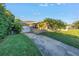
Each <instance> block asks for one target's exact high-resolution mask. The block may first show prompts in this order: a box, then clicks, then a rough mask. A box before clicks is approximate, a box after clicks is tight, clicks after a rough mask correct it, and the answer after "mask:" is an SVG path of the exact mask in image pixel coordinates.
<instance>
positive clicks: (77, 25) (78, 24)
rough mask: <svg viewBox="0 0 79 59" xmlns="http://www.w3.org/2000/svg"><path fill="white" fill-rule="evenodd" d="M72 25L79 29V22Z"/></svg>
mask: <svg viewBox="0 0 79 59" xmlns="http://www.w3.org/2000/svg"><path fill="white" fill-rule="evenodd" d="M72 25H73V26H74V28H75V29H79V21H75V22H74V23H73V24H72Z"/></svg>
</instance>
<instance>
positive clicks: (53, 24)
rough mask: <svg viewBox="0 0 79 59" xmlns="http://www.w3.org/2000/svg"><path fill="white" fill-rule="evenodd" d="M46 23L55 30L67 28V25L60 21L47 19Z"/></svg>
mask: <svg viewBox="0 0 79 59" xmlns="http://www.w3.org/2000/svg"><path fill="white" fill-rule="evenodd" d="M44 22H47V24H48V26H49V28H51V29H53V30H57V29H61V28H65V26H66V24H65V23H64V22H63V21H61V20H58V19H52V18H45V19H44Z"/></svg>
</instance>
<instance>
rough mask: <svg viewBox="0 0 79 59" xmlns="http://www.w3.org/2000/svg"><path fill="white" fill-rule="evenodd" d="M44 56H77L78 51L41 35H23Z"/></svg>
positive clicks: (78, 54)
mask: <svg viewBox="0 0 79 59" xmlns="http://www.w3.org/2000/svg"><path fill="white" fill-rule="evenodd" d="M25 34H26V35H27V36H28V37H29V38H31V39H32V40H33V41H34V43H35V44H36V45H37V47H38V48H39V50H40V51H41V53H42V54H43V55H45V56H79V49H77V48H74V47H72V46H69V45H66V44H64V43H62V42H60V41H57V40H54V39H51V38H49V37H46V36H43V35H36V34H33V33H25Z"/></svg>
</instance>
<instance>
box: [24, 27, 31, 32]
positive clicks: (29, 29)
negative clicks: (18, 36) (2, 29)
mask: <svg viewBox="0 0 79 59" xmlns="http://www.w3.org/2000/svg"><path fill="white" fill-rule="evenodd" d="M22 32H23V33H25V32H31V28H30V27H29V26H23V29H22Z"/></svg>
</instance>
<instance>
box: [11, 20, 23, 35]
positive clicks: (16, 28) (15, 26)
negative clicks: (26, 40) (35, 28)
mask: <svg viewBox="0 0 79 59" xmlns="http://www.w3.org/2000/svg"><path fill="white" fill-rule="evenodd" d="M21 30H22V24H21V20H20V19H15V21H14V23H13V27H12V31H13V33H14V34H18V33H20V32H21Z"/></svg>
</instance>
